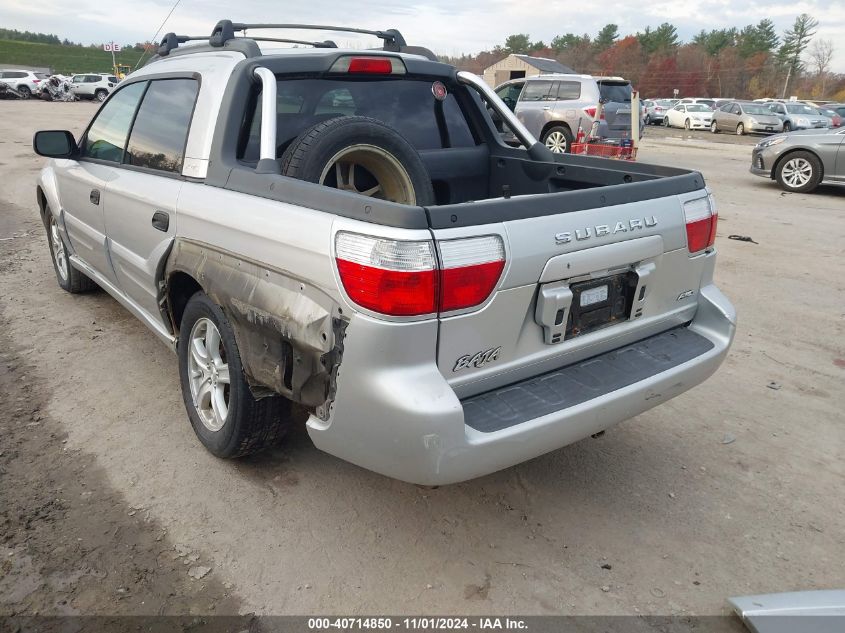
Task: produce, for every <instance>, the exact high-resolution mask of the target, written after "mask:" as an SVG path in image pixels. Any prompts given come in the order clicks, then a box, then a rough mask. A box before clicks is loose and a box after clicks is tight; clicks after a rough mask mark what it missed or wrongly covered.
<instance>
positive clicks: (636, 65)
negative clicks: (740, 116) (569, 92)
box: [444, 14, 845, 99]
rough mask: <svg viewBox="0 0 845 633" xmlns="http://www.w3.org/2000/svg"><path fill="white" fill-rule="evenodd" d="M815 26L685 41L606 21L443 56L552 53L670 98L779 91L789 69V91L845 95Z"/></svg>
mask: <svg viewBox="0 0 845 633" xmlns="http://www.w3.org/2000/svg"><path fill="white" fill-rule="evenodd" d="M817 26H818V22H817V21H816V20H815V19H814V18H812V17H811V16H809V15H806V14H802V15H800V16H798V17H797V18H796V19H795V22H794V24H793V26H792V27H791V28H790V29H788V30H787V31H786V32H785V33H784V34H783V37H779V36H778V34H777V31H776V29H775V26H774V23H773V22H772V21H771V20H769V19H768V18H764V19H762V20H760V21H759V22H758V23H757V24H749V25H746V26H744V27H741V28H739V27H731V28H721V29H711V30H706V29H705V30H701V31H700V32H699V33H697V34H696V35H695V36H694V37H693V38H692V39H691V41H689V42H686V43H684V42H682V41H681V40H680V37H679V35H678V31H677V29H676V28H675V26H674V25H672V24H670V23H668V22H664V23H663V24H659V25H657V26H656V27H646V28H645V29H644V30H643V31H641V32H639V33H634V34H629V35H626V36H624V37H620V34H619V28H618V26H617V25H616V24H607V25H605V26H604V27H603V28H602V29H600V30H599V32H598V33H596V34H595V35H594V36H591V35H590V34H589V33H583V34H577V33H562V34H560V35H557V36H555V37H554V38H552V40H551V42H550V44H549V45H548V46H547V45H545V44H544V43H543V42H534V41H532V40H531V37H530V35H528V34H516V35H511V36H509V37H508V38H507V40H506V42H505V44H504V46H496V47H495V48H494V49H493V50H492V51H483V52H481V53H478V54H477V55H463V56H461V57H457V58H444V61H448V62H450V63H453V64H455V65H457V66H458V67H459V68H461V69H464V70H470V71H472V72H475V73H478V74H480V73H482V72H483V71H484V69H485V68H487V67H488V66H490V65H492V64H494V63H496V62H497V61H499V60H501V59H503V58H504V57H506V56H507V55H508V54H509V53H512V52H518V53H525V54H529V55H534V56H536V57H549V58H554V59H557V60H558V61H560V62H561V63H563V64H565V65H566V66H569V67H570V68H574V69H575V70H576V72H579V73H588V74H591V75H618V76H621V77H625V78H626V79H629V80H631V82H632V83H633V85H634V86H635V87H636V88H637V89H638V90H639V91H640V93H641V94H642V95H643V96H644V97H671V96H672V95H673V91H674V90H678V94H679V96H682V97H683V96H695V97H729V98H736V99H743V98H747V99H756V98H762V97H779V96H781V93H782V92H783V90H784V86H785V85H786V81H787V75H789V76H790V77H789V82H788V92H789V94H788V95H787V96H789V95H792V94H795V95H800V96H801V97H802V98H816V99H825V98H827V99H845V75H842V74H836V73H833V72H831V70H830V59H831V58H832V56H833V46H834V44H833V43H832V42H830V41H828V40H817V39H816V40H814V39H813V36H814V33H815V31H816V28H817ZM806 55H809V57H808V58H807V59H806V60H805V59H804V56H806Z"/></svg>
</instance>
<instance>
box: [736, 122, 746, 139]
mask: <svg viewBox="0 0 845 633" xmlns="http://www.w3.org/2000/svg"><path fill="white" fill-rule="evenodd" d="M744 134H745V126H744V125H743V124H742V123H740V124H738V125H737V126H736V135H737V136H743V135H744Z"/></svg>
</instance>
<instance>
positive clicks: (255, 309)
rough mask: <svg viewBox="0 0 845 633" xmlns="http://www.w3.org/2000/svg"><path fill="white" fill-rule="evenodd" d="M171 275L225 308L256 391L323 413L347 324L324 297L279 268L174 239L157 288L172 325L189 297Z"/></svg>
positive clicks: (331, 396) (337, 308)
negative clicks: (184, 277) (188, 279)
mask: <svg viewBox="0 0 845 633" xmlns="http://www.w3.org/2000/svg"><path fill="white" fill-rule="evenodd" d="M177 273H184V274H185V275H188V276H190V277H191V278H192V279H193V280H194V281H196V283H197V284H198V285H199V286H200V287H201V288H202V289H203V291H204V292H205V293H206V294H207V295H208V296H209V297H210V298H211V299H212V300H213V301H214V302H215V303H216V304H217V305H219V306H220V307H221V308H222V309H223V312H224V313H225V314H226V317H227V318H228V319H229V321H230V323H231V324H232V328H233V329H234V331H235V339H236V341H237V343H238V350H239V352H240V356H241V362H242V363H243V367H244V372H245V373H246V377H247V380H248V382H249V384H250V388H251V389H252V391H253V394H254V395H255V396H256V397H261V396H266V395H269V393H270V392H273V393H279V394H281V395H283V396H285V397H287V398H289V399H291V400H293V401H294V402H298V403H300V404H302V405H304V406H305V407H307V408H309V409H312V410H313V411H314V412H315V414H316V415H317V416H319V417H321V418H323V419H327V418H328V415H329V406H330V404H331V401H332V400H333V399H334V391H335V375H336V373H337V368H338V366H339V365H340V362H341V359H342V356H343V337H344V332H345V330H346V325H347V323H348V321H347V320H346V319H345V318H343V317H342V314H341V310H340V306H338V304H337V303H336V302H335V301H334V300H333V299H332V298H331V297H330V296H329V295H327V294H326V293H325V292H323V291H322V290H320V289H319V288H317V287H316V286H313V285H310V284H309V283H308V282H306V281H304V280H300V279H296V278H294V277H293V276H291V275H290V274H289V273H285V272H284V271H281V270H277V269H274V268H271V267H268V266H266V265H264V264H261V263H259V262H255V261H251V260H249V259H247V258H244V257H242V256H239V255H235V254H233V253H230V252H227V251H224V250H222V249H219V248H217V247H214V246H210V245H208V244H203V243H199V242H194V241H191V240H184V239H177V240H176V241H175V243H174V245H173V249H172V250H171V252H170V255H169V256H168V259H167V263H166V265H165V272H164V280H165V281H164V286H163V288H162V291H163V292H162V295H163V298H164V299H165V301H166V304H167V311H168V314H169V316H170V319H171V322H172V323H174V324H175V323H178V321H179V318H180V316H181V315H180V310H181V309H180V308H179V306H180V302H181V305H182V306H184V302H185V301H187V298H188V297H180V296H178V292H179V290H178V288H177V286H178V285H179V284H175V283H173V284H172V283H171V280H173V279H174V275H176V274H177ZM174 291H175V293H174Z"/></svg>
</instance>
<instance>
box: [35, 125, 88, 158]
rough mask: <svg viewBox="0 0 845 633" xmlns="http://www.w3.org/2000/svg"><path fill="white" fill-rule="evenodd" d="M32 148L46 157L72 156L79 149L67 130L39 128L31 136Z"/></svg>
mask: <svg viewBox="0 0 845 633" xmlns="http://www.w3.org/2000/svg"><path fill="white" fill-rule="evenodd" d="M32 149H34V150H35V153H36V154H38V155H39V156H46V157H47V158H72V157H73V156H75V155H76V153H77V152H78V151H79V148H78V147H77V145H76V140H75V139H74V138H73V134H71V133H70V132H68V131H67V130H41V131H40V132H36V133H35V136H33V137H32Z"/></svg>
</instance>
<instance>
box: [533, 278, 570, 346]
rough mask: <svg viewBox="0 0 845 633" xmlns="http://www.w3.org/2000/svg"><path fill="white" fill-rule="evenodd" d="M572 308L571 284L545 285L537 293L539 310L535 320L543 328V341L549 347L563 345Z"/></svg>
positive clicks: (535, 312) (536, 312)
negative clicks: (557, 344) (555, 344)
mask: <svg viewBox="0 0 845 633" xmlns="http://www.w3.org/2000/svg"><path fill="white" fill-rule="evenodd" d="M571 306H572V290H570V289H569V282H567V281H560V282H558V283H551V284H543V285H542V286H540V291H539V292H538V293H537V308H536V310H535V311H534V320H535V321H537V323H538V324H539V325H542V326H543V339H544V340H545V341H546V344H547V345H550V344H554V343H562V342H563V338H564V334H566V322H567V321H568V320H569V308H570V307H571Z"/></svg>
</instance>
